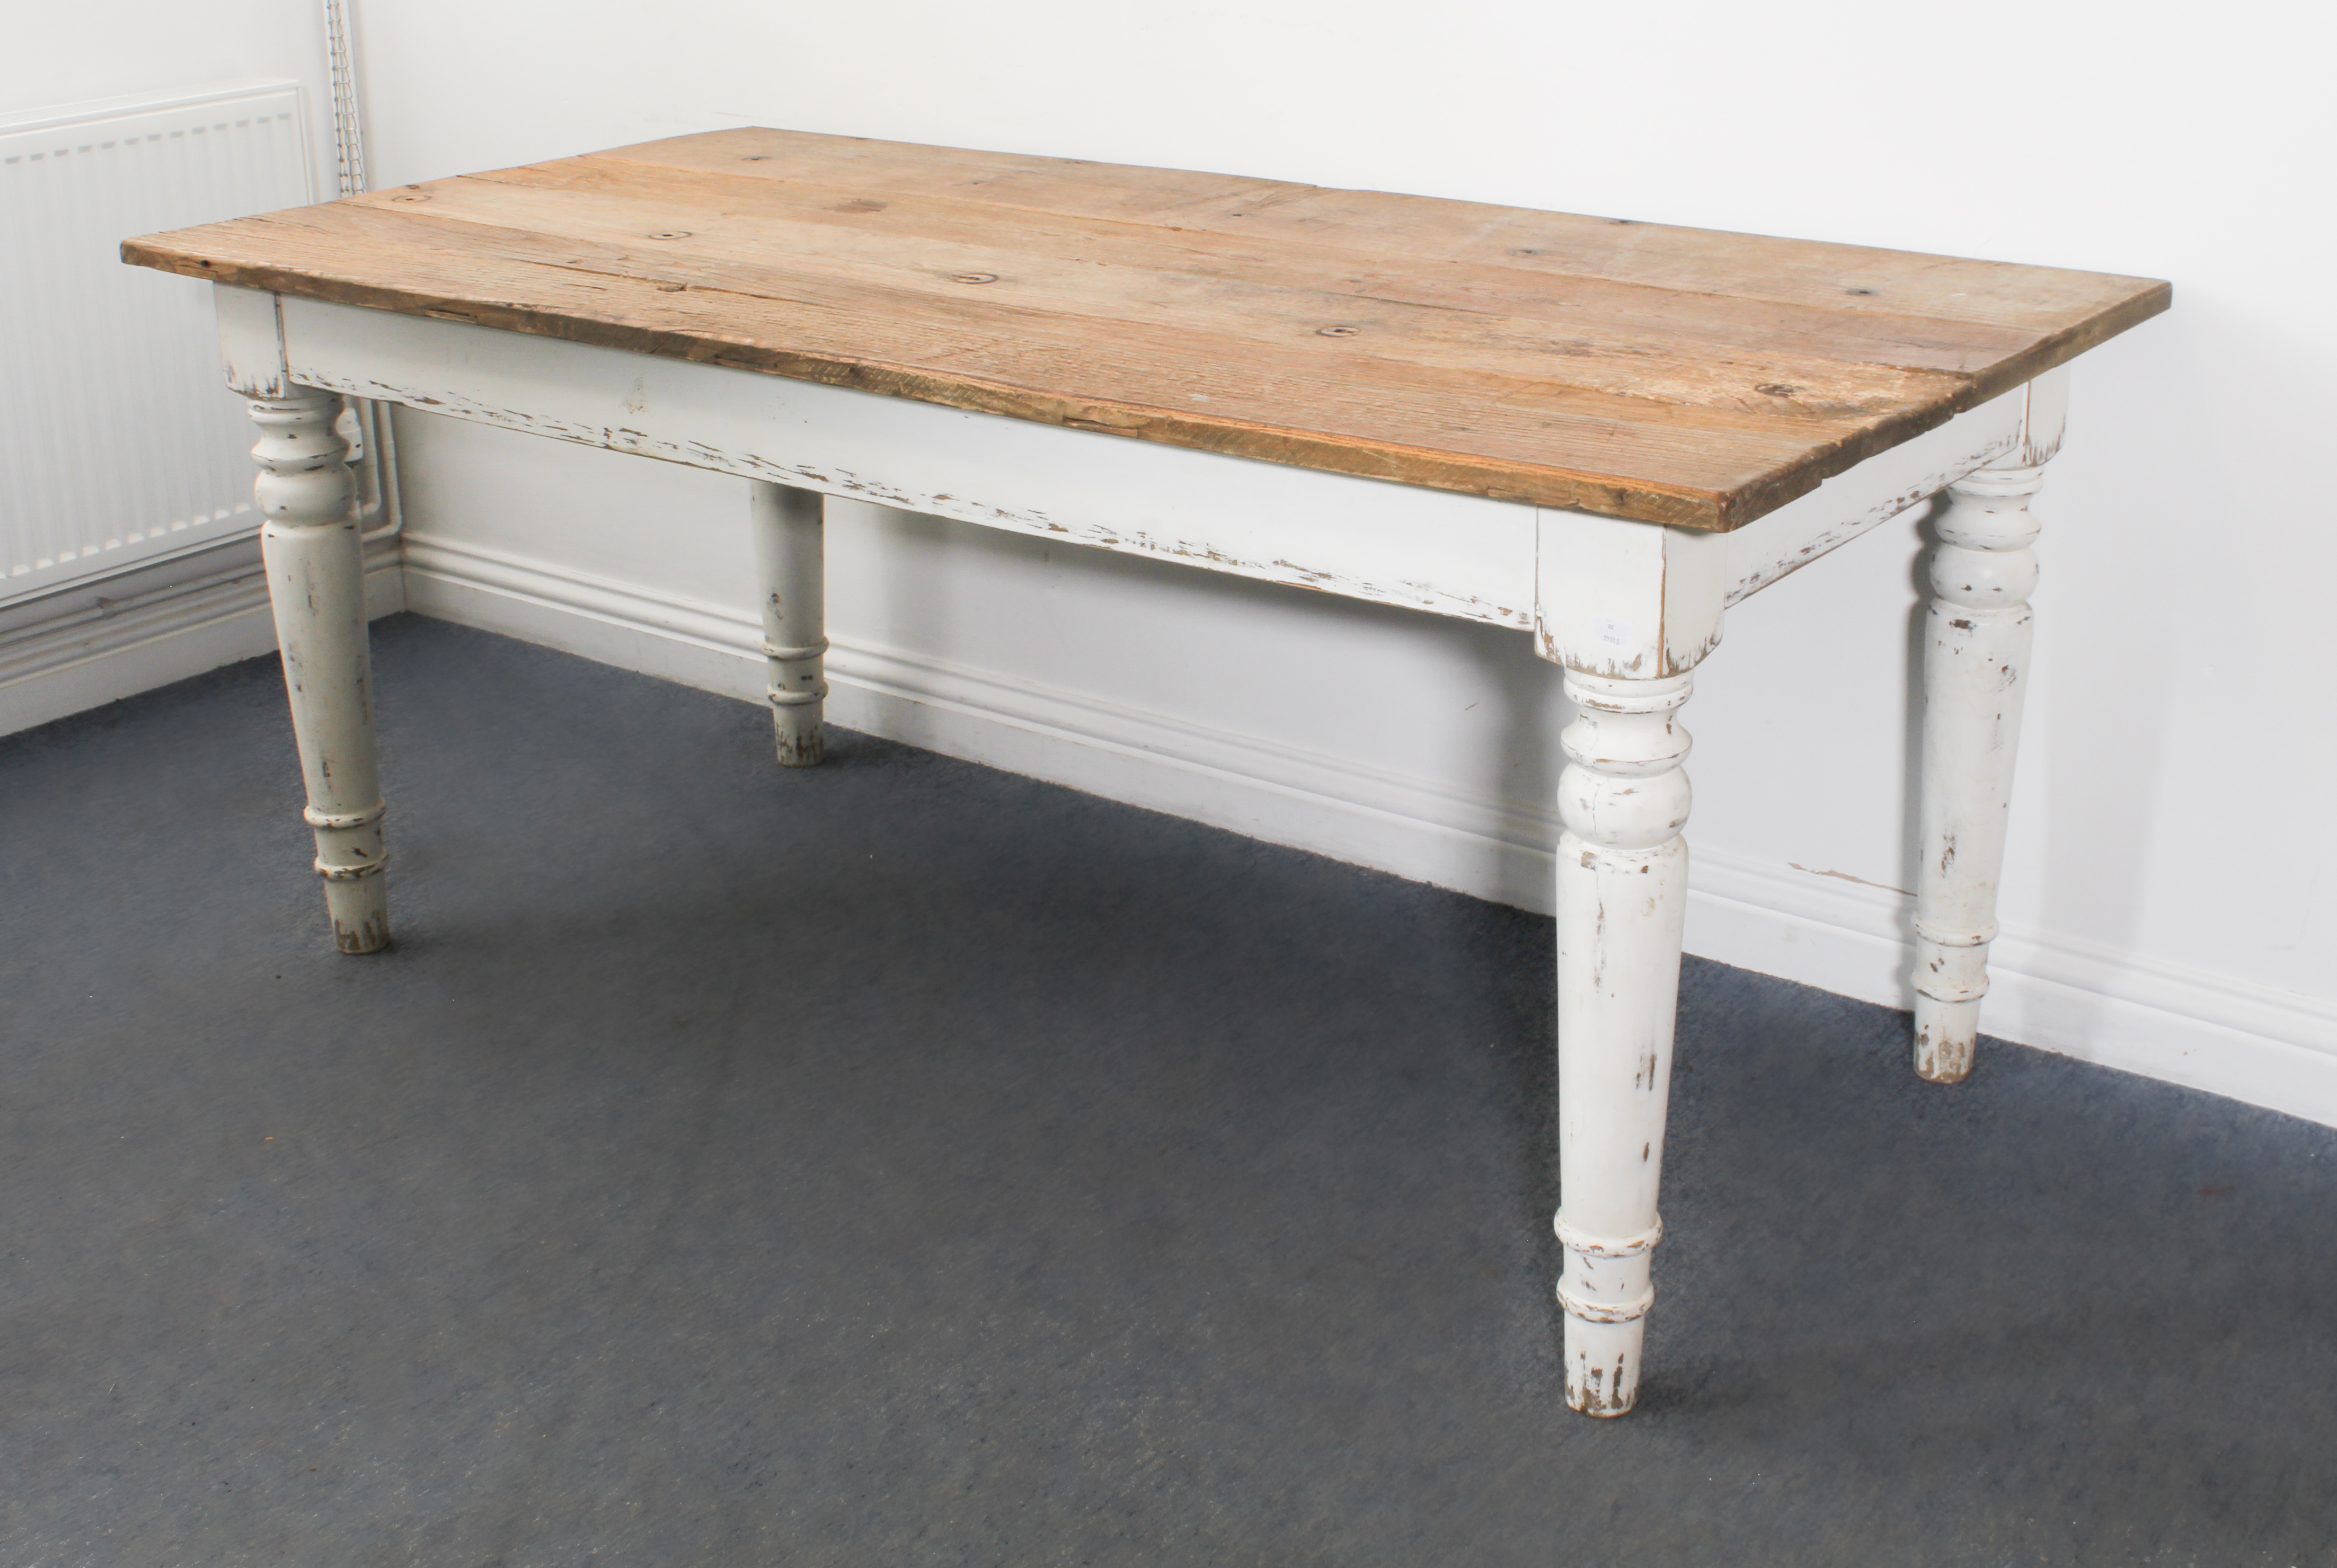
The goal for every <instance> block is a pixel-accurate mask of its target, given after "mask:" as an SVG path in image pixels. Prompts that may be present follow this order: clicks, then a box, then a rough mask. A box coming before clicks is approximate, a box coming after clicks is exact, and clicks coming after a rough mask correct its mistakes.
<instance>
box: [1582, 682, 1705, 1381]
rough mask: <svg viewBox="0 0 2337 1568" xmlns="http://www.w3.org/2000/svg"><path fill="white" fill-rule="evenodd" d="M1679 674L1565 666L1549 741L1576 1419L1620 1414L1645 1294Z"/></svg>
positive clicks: (1684, 809)
mask: <svg viewBox="0 0 2337 1568" xmlns="http://www.w3.org/2000/svg"><path fill="white" fill-rule="evenodd" d="M1690 679H1691V677H1689V676H1687V675H1685V674H1680V675H1671V676H1665V677H1661V678H1658V679H1654V680H1644V681H1642V680H1623V679H1617V678H1613V677H1608V676H1599V675H1585V674H1581V673H1579V672H1578V671H1572V670H1569V671H1567V674H1566V691H1567V695H1568V696H1569V697H1570V698H1572V699H1573V700H1574V705H1575V715H1576V717H1575V720H1574V721H1573V722H1572V723H1571V724H1569V725H1568V726H1567V727H1566V730H1565V732H1564V733H1563V734H1562V735H1561V736H1560V745H1562V746H1563V747H1564V748H1565V750H1566V758H1567V762H1566V769H1565V771H1564V772H1563V773H1562V774H1561V775H1560V779H1559V787H1558V801H1559V816H1560V820H1561V822H1562V823H1563V824H1564V830H1563V831H1562V832H1561V833H1560V836H1559V840H1558V887H1557V895H1558V1114H1559V1145H1558V1147H1559V1183H1560V1208H1559V1212H1558V1220H1557V1229H1558V1239H1559V1240H1560V1243H1562V1244H1563V1246H1564V1249H1565V1260H1564V1263H1563V1266H1562V1270H1561V1272H1560V1277H1559V1282H1558V1299H1559V1304H1560V1306H1561V1307H1563V1308H1565V1312H1566V1402H1567V1404H1569V1406H1573V1407H1574V1408H1575V1409H1577V1410H1579V1411H1581V1412H1583V1413H1584V1414H1586V1415H1590V1416H1620V1415H1621V1414H1623V1413H1624V1412H1625V1411H1627V1410H1628V1409H1630V1407H1631V1406H1632V1403H1633V1401H1634V1400H1636V1399H1637V1398H1638V1392H1639V1347H1640V1344H1641V1341H1642V1339H1643V1338H1645V1334H1646V1327H1647V1325H1646V1321H1645V1319H1646V1315H1647V1311H1648V1306H1649V1304H1650V1303H1651V1302H1653V1301H1654V1299H1655V1289H1654V1287H1653V1286H1652V1285H1651V1284H1650V1283H1649V1281H1648V1269H1649V1264H1650V1262H1651V1259H1650V1257H1649V1254H1650V1253H1651V1252H1652V1251H1653V1250H1654V1248H1655V1245H1656V1241H1657V1239H1658V1238H1659V1237H1660V1236H1662V1234H1663V1222H1662V1221H1661V1220H1658V1219H1657V1215H1656V1186H1657V1181H1658V1179H1659V1178H1660V1176H1661V1175H1662V1171H1663V1152H1664V1112H1665V1107H1666V1104H1667V1101H1668V1099H1669V1096H1670V1090H1671V1068H1672V1060H1671V1058H1672V1025H1673V1019H1674V1015H1675V1014H1676V1012H1677V1008H1678V1002H1679V970H1680V936H1681V931H1682V925H1683V920H1684V918H1685V916H1686V912H1687V840H1685V839H1684V838H1681V837H1680V828H1682V827H1683V826H1685V825H1686V823H1687V813H1688V784H1687V774H1686V773H1685V772H1683V771H1681V769H1680V761H1681V760H1682V759H1683V758H1685V757H1686V756H1687V750H1688V736H1687V730H1683V729H1681V728H1680V727H1679V726H1678V725H1677V723H1675V722H1674V721H1673V717H1674V714H1675V713H1676V712H1677V710H1678V708H1679V706H1680V704H1681V703H1683V702H1685V701H1687V694H1688V686H1689V681H1690Z"/></svg>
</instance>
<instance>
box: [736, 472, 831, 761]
mask: <svg viewBox="0 0 2337 1568" xmlns="http://www.w3.org/2000/svg"><path fill="white" fill-rule="evenodd" d="M753 492H754V499H753V511H754V525H755V564H756V566H757V568H758V573H759V575H760V577H761V579H762V590H763V657H764V659H765V661H766V662H768V666H769V670H770V680H769V684H768V687H767V688H766V691H765V695H766V696H767V697H768V699H769V701H770V704H771V729H772V733H773V736H774V738H775V740H776V741H777V747H778V757H779V765H780V766H781V767H784V768H814V767H817V766H818V765H819V763H820V761H821V760H823V759H824V758H825V757H826V755H827V745H826V733H825V731H824V730H823V729H822V728H821V723H820V713H821V706H820V705H821V704H822V703H823V702H824V701H826V698H827V676H826V658H827V562H826V538H825V534H826V515H825V514H826V504H827V498H826V496H824V495H821V494H820V493H819V492H818V491H816V490H799V489H797V488H796V487H795V486H793V485H774V484H771V483H770V482H768V480H760V479H758V480H757V481H756V482H755V484H754V486H753Z"/></svg>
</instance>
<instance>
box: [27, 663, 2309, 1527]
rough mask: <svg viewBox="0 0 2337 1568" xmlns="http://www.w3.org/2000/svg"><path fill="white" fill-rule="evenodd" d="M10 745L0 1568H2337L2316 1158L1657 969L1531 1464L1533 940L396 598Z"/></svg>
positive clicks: (2245, 1130) (1711, 969)
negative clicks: (290, 656)
mask: <svg viewBox="0 0 2337 1568" xmlns="http://www.w3.org/2000/svg"><path fill="white" fill-rule="evenodd" d="M376 664H377V669H378V671H379V686H380V693H381V696H380V709H381V721H382V733H383V744H384V756H385V763H386V774H387V780H388V792H389V800H390V817H389V822H388V828H389V834H390V848H391V857H392V866H391V869H390V873H389V874H390V877H391V879H392V880H391V887H392V910H393V921H394V924H395V927H396V933H397V946H396V949H395V950H394V951H392V952H390V953H387V954H385V955H382V956H375V957H368V958H344V957H341V956H337V955H336V954H335V953H334V952H333V951H332V950H331V946H330V939H329V936H328V932H327V928H326V926H325V920H324V912H323V906H322V897H321V895H320V894H319V893H318V889H317V887H316V884H315V880H314V877H312V875H311V874H310V873H309V871H308V858H309V853H310V851H309V849H308V835H307V830H306V829H305V828H303V826H302V825H301V822H300V818H299V815H298V813H299V807H300V799H299V792H298V791H299V783H298V772H297V769H296V768H295V767H294V764H293V760H292V751H291V740H290V728H289V724H288V720H287V718H286V715H285V711H284V700H283V692H282V688H281V683H280V677H279V673H278V671H277V670H276V668H275V667H274V665H273V663H272V662H269V661H259V662H251V663H248V664H242V665H238V666H235V667H232V668H230V669H227V670H223V671H218V672H216V673H213V674H210V675H207V676H203V677H201V678H199V679H197V680H194V681H187V682H185V683H183V684H181V685H178V686H175V687H171V688H170V689H167V690H165V691H157V692H152V693H149V694H147V695H145V696H142V697H140V698H137V699H134V700H132V701H127V702H122V703H119V704H116V705H114V706H112V707H110V708H107V709H103V710H101V711H97V712H94V713H90V714H85V715H82V716H80V717H77V718H73V719H70V720H64V721H62V722H60V723H57V724H54V725H50V726H48V727H46V728H45V729H43V730H36V731H33V732H30V733H28V734H25V735H22V736H18V737H15V738H14V739H12V740H5V741H0V1119H5V1120H4V1121H0V1128H5V1142H0V1159H5V1180H6V1189H5V1191H6V1194H7V1198H6V1209H5V1212H6V1215H7V1223H6V1232H5V1261H0V1289H5V1312H0V1563H6V1564H11V1565H20V1568H52V1565H60V1568H77V1565H80V1564H97V1565H105V1568H112V1565H117V1564H119V1565H122V1568H132V1565H135V1568H172V1565H177V1564H241V1563H300V1564H314V1565H333V1568H339V1565H343V1564H409V1563H411V1564H432V1565H436V1568H474V1565H476V1568H484V1565H489V1564H496V1565H502V1568H521V1565H529V1568H533V1565H539V1564H542V1565H552V1564H574V1563H586V1562H588V1561H590V1562H601V1563H639V1564H669V1563H670V1564H762V1563H837V1564H873V1563H883V1564H926V1563H934V1564H941V1563H950V1564H956V1563H965V1564H976V1563H982V1564H989V1563H999V1564H1018V1565H1020V1564H1033V1565H1035V1564H1054V1563H1064V1564H1073V1563H1197V1564H1198V1563H1208V1564H1237V1563H1260V1564H1277V1565H1279V1564H1298V1563H1355V1564H1364V1563H1389V1564H1407V1565H1410V1564H1433V1563H1466V1564H1510V1563H1517V1564H1534V1565H1537V1568H1553V1565H1559V1568H1570V1565H1576V1564H1579V1565H1584V1568H1606V1565H1615V1568H1621V1565H1626V1564H1634V1565H1636V1564H1651V1565H1652V1564H1666V1565H1669V1564H1699V1565H1701V1564H1730V1565H1751V1564H1780V1565H1785V1564H1793V1565H1797V1568H1814V1565H1825V1564H1836V1563H1841V1564H1860V1565H1871V1564H1880V1563H1891V1564H1923V1565H1930V1564H1941V1565H1947V1564H1955V1565H1964V1564H1970V1565H1971V1568H2002V1565H2006V1564H2030V1563H2039V1564H2063V1563H2084V1564H2094V1563H2100V1564H2203V1565H2215V1568H2226V1565H2253V1564H2267V1565H2271V1568H2303V1565H2306V1564H2310V1565H2312V1568H2332V1564H2337V1247H2332V1245H2331V1241H2332V1220H2337V1153H2333V1152H2332V1151H2337V1133H2332V1132H2331V1131H2330V1130H2327V1129H2324V1128H2321V1127H2317V1126H2313V1125H2309V1124H2306V1123H2304V1122H2296V1121H2293V1120H2290V1119H2287V1118H2284V1117H2282V1116H2279V1115H2276V1114H2273V1113H2271V1112H2263V1111H2257V1110H2253V1109H2250V1108H2248V1107H2245V1106H2242V1105H2238V1104H2234V1103H2230V1102H2226V1101H2223V1100H2218V1099H2215V1098H2212V1097H2209V1096H2205V1095H2201V1094H2196V1093H2189V1092H2185V1091H2182V1090H2178V1089H2174V1088H2171V1087H2168V1086H2166V1085H2163V1084H2158V1083H2149V1082H2146V1081H2143V1080H2140V1079H2136V1078H2131V1077H2127V1076H2124V1075H2122V1074H2119V1073H2112V1072H2108V1071H2106V1070H2102V1069H2098V1068H2094V1067H2089V1066H2087V1065H2084V1064H2081V1063H2075V1062H2071V1061H2068V1060H2065V1059H2061V1058H2057V1057H2054V1056H2049V1055H2046V1054H2041V1053H2037V1052H2032V1051H2027V1050H2023V1049H2020V1048H2018V1047H2014V1046H2009V1045H2002V1044H1997V1043H1994V1042H1989V1043H1986V1044H1984V1045H1983V1047H1982V1052H1983V1054H1982V1059H1981V1062H1980V1068H1979V1070H1978V1072H1977V1073H1976V1074H1975V1076H1974V1078H1973V1080H1972V1081H1971V1082H1970V1083H1968V1084H1966V1085H1964V1086H1962V1087H1960V1088H1955V1089H1942V1088H1939V1087H1936V1086H1932V1085H1928V1084H1924V1083H1919V1082H1918V1081H1916V1080H1915V1079H1914V1077H1913V1076H1912V1073H1910V1071H1909V1069H1908V1067H1907V1063H1906V1054H1907V1045H1906V1036H1907V1021H1906V1018H1905V1015H1904V1014H1893V1013H1891V1012H1888V1011H1886V1010H1883V1009H1881V1008H1877V1007H1872V1006H1867V1005H1862V1004H1858V1003H1853V1002H1850V1001H1846V1000H1843V999H1842V998H1839V997H1834V996H1829V995H1824V994H1821V993H1818V992H1814V991H1809V990H1805V989H1803V988H1801V987H1798V986H1794V985H1788V984H1786V983H1785V982H1782V981H1777V980H1774V979H1768V978H1765V977H1761V976H1757V975H1750V974H1746V973H1744V972H1741V971H1737V970H1732V969H1729V968H1726V967H1724V966H1721V965H1715V964H1707V963H1701V962H1697V961H1695V960H1690V961H1689V963H1688V965H1687V975H1686V979H1685V982H1684V986H1683V995H1682V1007H1681V1020H1680V1044H1679V1063H1678V1067H1677V1072H1676V1074H1675V1077H1674V1083H1673V1100H1672V1133H1671V1142H1670V1147H1669V1152H1668V1163H1667V1172H1666V1187H1665V1201H1664V1218H1665V1226H1666V1240H1665V1243H1664V1245H1663V1247H1662V1248H1661V1249H1660V1250H1659V1251H1658V1253H1657V1306H1656V1309H1655V1312H1654V1315H1653V1316H1652V1318H1650V1320H1649V1322H1650V1327H1649V1332H1648V1357H1649V1365H1650V1367H1651V1371H1650V1373H1649V1375H1648V1381H1647V1385H1646V1388H1645V1391H1644V1394H1643V1397H1642V1401H1641V1405H1640V1407H1639V1409H1638V1412H1637V1413H1636V1414H1634V1415H1632V1416H1629V1417H1628V1418H1626V1419H1623V1420H1620V1421H1614V1422H1597V1421H1591V1420H1587V1419H1584V1418H1582V1417H1579V1416H1572V1415H1569V1413H1567V1412H1566V1411H1565V1409H1564V1408H1563V1407H1562V1406H1561V1404H1560V1397H1559V1375H1558V1366H1557V1324H1556V1318H1555V1314H1554V1308H1553V1304H1552V1301H1551V1298H1550V1283H1551V1279H1552V1278H1553V1273H1554V1269H1555V1264H1556V1259H1555V1257H1554V1251H1555V1242H1554V1241H1553V1240H1552V1238H1551V1236H1550V1210H1551V1209H1552V1208H1553V1206H1554V1204H1555V1201H1556V1191H1555V1187H1554V1181H1553V1176H1552V1170H1551V1167H1552V1160H1551V1156H1550V1139H1551V1099H1552V1073H1551V1063H1550V1047H1549V1037H1550V1014H1551V974H1550V969H1551V963H1550V923H1549V922H1548V921H1546V920H1542V919H1538V918H1535V917H1533V916H1527V915H1523V914H1521V913H1519V912H1517V911H1515V910H1511V909H1507V908H1502V907H1496V906H1493V905H1489V904H1484V903H1481V902H1478V901H1475V900H1473V899H1470V898H1467V897H1461V896H1459V895H1456V894H1452V893H1446V892H1441V891H1438V890H1435V889H1433V888H1429V887H1420V886H1416V885H1413V884H1410V883H1406V882H1403V881H1399V880H1397V879H1395V878H1393V877H1385V876H1382V875H1379V874H1376V873H1374V872H1370V871H1364V870H1360V869H1358V868H1356V867H1352V866H1345V865H1340V864H1337V863H1335V862H1333V861H1329V860H1325V859H1321V858H1315V857H1313V856H1309V855H1306V854H1303V853H1300V852H1298V851H1295V850H1290V849H1285V848H1275V847H1272V846H1268V845H1264V844H1258V843H1255V842H1251V841H1249V840H1247V839H1243V838H1237V837H1236V836H1234V835H1232V834H1228V833H1224V832H1219V831H1217V830H1214V829H1211V828H1203V827H1198V826H1196V825H1194V824H1192V823H1189V822H1185V821H1181V820H1178V819H1176V818H1169V817H1164V816H1159V815H1156V814H1153V813H1149V812H1145V811H1141V810H1137V809H1132V808H1129V807H1124V806H1120V805H1117V804H1113V803H1111V802H1108V801H1104V800H1100V799H1094V798H1092V797H1089V796H1083V795H1080V794H1076V793H1073V792H1071V791H1069V790H1065V789H1058V788H1055V787H1053V786H1050V785H1046V784H1041V783H1037V782H1034V781H1032V780H1030V779H1021V778H1016V777H1013V776H1011V775H1007V774H1002V773H998V772H993V771H991V770H989V769H983V768H980V767H976V766H973V765H971V764H967V763H963V762H958V761H953V760H948V759H945V758H942V757H937V756H934V755H931V754H928V753H924V752H920V751H915V750H909V749H906V748H904V747H900V746H895V745H890V744H886V743H884V742H880V741H876V740H870V739H866V738H864V737H860V736H856V735H852V734H848V733H839V734H836V735H835V736H834V737H833V739H832V741H831V746H830V755H831V761H830V763H829V765H828V766H826V768H824V769H816V770H811V771H806V772H792V773H791V772H784V771H782V770H781V769H778V768H777V767H776V766H774V765H773V764H772V762H771V760H770V759H769V755H768V751H769V738H768V720H767V719H766V717H765V715H764V714H763V712H762V711H759V710H758V709H756V708H754V707H750V706H747V705H742V704H739V703H737V702H733V701H727V700H724V699H721V698H718V697H713V696H709V695H706V694H704V693H700V692H697V691H687V690H683V689H680V688H677V687H673V686H669V685H663V684H660V683H659V682H656V681H650V680H648V679H646V678H643V677H640V676H636V675H631V674H628V673H625V672H622V671H614V670H610V669H606V668H603V667H601V666H598V665H594V664H590V663H586V662H582V661H580V660H576V659H573V658H569V657H566V656H563V655H561V654H557V653H552V652H545V651H543V650H540V649H535V648H531V647H527V646H523V645H522V644H519V643H515V642H507V641H504V640H502V639H498V638H495V637H491V636H488V635H485V634H483V633H480V632H471V631H466V630H464V629H461V628H457V627H454V626H450V625H445V624H442V623H436V622H425V621H420V620H417V619H414V618H410V617H399V618H396V619H394V620H391V621H387V622H382V623H380V624H379V625H378V626H377V627H376Z"/></svg>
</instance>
